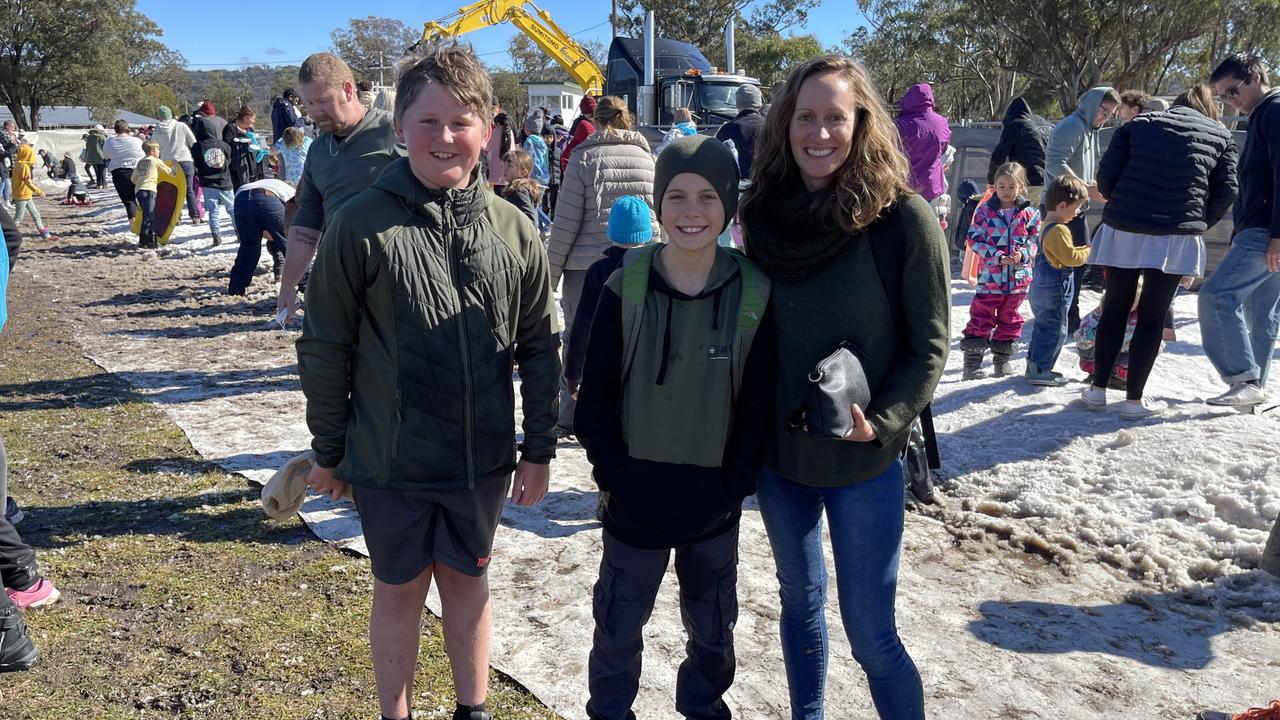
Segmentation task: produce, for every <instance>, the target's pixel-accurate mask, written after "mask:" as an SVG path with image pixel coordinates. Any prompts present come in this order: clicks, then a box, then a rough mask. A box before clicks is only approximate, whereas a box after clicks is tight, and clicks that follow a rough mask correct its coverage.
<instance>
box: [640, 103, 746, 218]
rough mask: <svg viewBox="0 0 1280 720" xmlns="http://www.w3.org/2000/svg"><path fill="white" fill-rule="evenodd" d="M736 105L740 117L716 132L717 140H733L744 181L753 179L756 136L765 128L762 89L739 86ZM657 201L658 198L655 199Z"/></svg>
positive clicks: (739, 169) (739, 170)
mask: <svg viewBox="0 0 1280 720" xmlns="http://www.w3.org/2000/svg"><path fill="white" fill-rule="evenodd" d="M733 101H734V104H735V105H737V106H738V116H737V117H735V118H734V119H732V120H730V121H729V122H727V123H725V124H724V125H721V126H720V129H719V130H717V131H716V139H717V140H719V141H721V142H724V141H725V140H732V141H733V147H734V149H735V150H737V152H738V172H739V174H740V175H741V176H742V179H743V180H746V179H747V178H749V177H751V162H752V161H753V160H755V157H756V136H757V135H759V134H760V128H762V127H764V115H761V114H760V106H761V104H762V103H763V98H762V97H761V96H760V88H758V87H756V86H755V85H751V84H749V83H745V84H742V85H739V86H738V91H737V92H736V93H734V95H733ZM655 200H657V198H655Z"/></svg>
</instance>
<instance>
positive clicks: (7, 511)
mask: <svg viewBox="0 0 1280 720" xmlns="http://www.w3.org/2000/svg"><path fill="white" fill-rule="evenodd" d="M24 517H26V513H24V512H22V508H20V507H18V501H17V500H14V499H13V496H9V497H6V498H5V499H4V519H5V520H8V521H9V523H10V524H11V525H17V524H18V523H20V522H22V518H24Z"/></svg>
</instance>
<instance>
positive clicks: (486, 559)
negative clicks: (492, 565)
mask: <svg viewBox="0 0 1280 720" xmlns="http://www.w3.org/2000/svg"><path fill="white" fill-rule="evenodd" d="M489 557H491V556H486V557H482V558H480V559H479V560H476V567H478V568H482V567H488V566H489Z"/></svg>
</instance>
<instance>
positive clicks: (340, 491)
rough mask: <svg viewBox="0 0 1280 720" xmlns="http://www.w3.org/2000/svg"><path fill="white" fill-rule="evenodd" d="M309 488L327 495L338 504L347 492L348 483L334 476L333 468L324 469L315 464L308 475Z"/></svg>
mask: <svg viewBox="0 0 1280 720" xmlns="http://www.w3.org/2000/svg"><path fill="white" fill-rule="evenodd" d="M307 486H308V487H310V488H311V489H312V490H315V491H316V493H317V494H327V495H328V496H329V499H331V500H333V501H335V502H337V501H338V500H341V499H342V496H343V495H345V494H346V492H347V483H346V482H345V481H343V480H339V479H338V478H336V477H334V476H333V468H322V467H320V466H319V465H315V464H313V465H312V466H311V472H309V473H307Z"/></svg>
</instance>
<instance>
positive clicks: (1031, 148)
mask: <svg viewBox="0 0 1280 720" xmlns="http://www.w3.org/2000/svg"><path fill="white" fill-rule="evenodd" d="M1001 123H1002V124H1003V125H1004V130H1003V131H1001V133H1000V142H998V143H996V149H995V150H992V151H991V165H990V167H988V168H987V182H988V183H994V182H995V175H996V170H997V169H998V168H999V167H1000V166H1001V165H1003V164H1005V163H1006V162H1009V161H1012V162H1016V163H1018V164H1020V165H1022V167H1024V168H1026V169H1027V184H1028V185H1031V186H1036V187H1038V186H1041V185H1044V149H1045V146H1046V145H1048V144H1049V135H1050V134H1052V133H1053V123H1051V122H1049V121H1048V120H1045V119H1044V118H1042V117H1040V116H1039V115H1036V114H1035V113H1033V112H1031V106H1030V105H1028V104H1027V101H1026V100H1023V99H1022V98H1020V97H1016V98H1014V99H1013V102H1011V103H1009V109H1008V110H1007V111H1005V114H1004V120H1002V121H1001Z"/></svg>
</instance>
